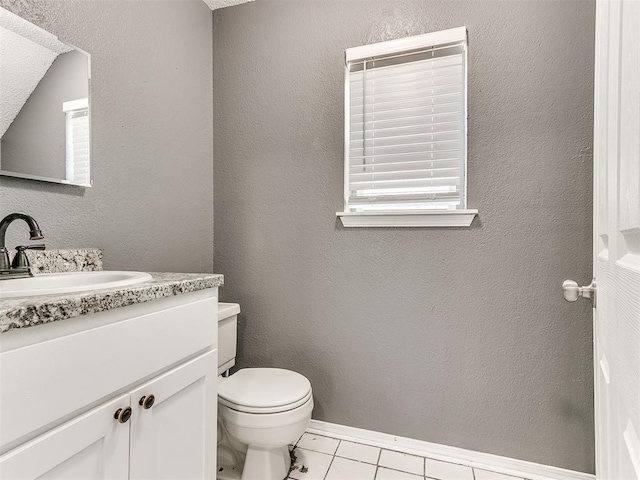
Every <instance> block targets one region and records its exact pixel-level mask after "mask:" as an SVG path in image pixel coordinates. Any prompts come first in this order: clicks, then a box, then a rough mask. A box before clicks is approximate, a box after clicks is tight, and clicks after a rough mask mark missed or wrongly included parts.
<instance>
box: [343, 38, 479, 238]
mask: <svg viewBox="0 0 640 480" xmlns="http://www.w3.org/2000/svg"><path fill="white" fill-rule="evenodd" d="M466 68H467V31H466V28H465V27H460V28H454V29H451V30H445V31H442V32H435V33H428V34H425V35H419V36H416V37H409V38H403V39H400V40H393V41H389V42H383V43H377V44H373V45H365V46H362V47H356V48H349V49H347V50H346V67H345V173H344V177H345V178H344V184H345V188H344V203H345V207H344V209H345V211H344V212H340V213H338V216H340V217H341V220H342V222H343V224H344V225H345V226H367V227H369V226H469V225H470V224H471V222H472V221H473V218H474V216H475V214H476V213H477V211H476V210H467V208H466V207H467V205H466V200H467V199H466V160H467V146H466V130H467V128H466V123H467V121H466V119H467V106H466V103H467V71H466Z"/></svg>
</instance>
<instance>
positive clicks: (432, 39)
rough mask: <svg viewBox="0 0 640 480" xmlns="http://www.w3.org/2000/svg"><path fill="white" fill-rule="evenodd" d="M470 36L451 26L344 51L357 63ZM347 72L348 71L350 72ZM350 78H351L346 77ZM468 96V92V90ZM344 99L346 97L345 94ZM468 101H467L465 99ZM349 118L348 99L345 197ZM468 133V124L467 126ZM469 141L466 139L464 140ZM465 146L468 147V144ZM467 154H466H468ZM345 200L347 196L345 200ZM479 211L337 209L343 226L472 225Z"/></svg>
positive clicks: (346, 57)
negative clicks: (340, 210) (441, 29)
mask: <svg viewBox="0 0 640 480" xmlns="http://www.w3.org/2000/svg"><path fill="white" fill-rule="evenodd" d="M466 39H467V29H466V27H458V28H452V29H449V30H443V31H439V32H433V33H427V34H424V35H418V36H414V37H408V38H401V39H398V40H391V41H387V42H380V43H374V44H370V45H363V46H360V47H354V48H348V49H347V50H346V51H345V60H346V62H354V61H358V60H363V59H367V58H371V57H374V56H382V55H392V54H395V53H401V52H406V51H411V50H415V49H419V48H425V47H429V46H433V45H441V44H446V43H453V42H459V41H464V40H466ZM347 75H348V73H347ZM345 81H348V77H345ZM465 96H466V91H465ZM345 100H347V98H346V97H345ZM465 101H466V100H465ZM347 118H349V105H348V103H347V102H346V101H345V180H344V182H345V198H346V190H347V183H348V182H347V178H348V165H347V158H348V156H347V150H348V148H349V146H348V138H349V137H348V135H347V133H348V127H347ZM465 134H466V125H465ZM465 144H466V142H465ZM465 149H466V146H465ZM465 156H466V154H465ZM466 173H467V172H466V160H465V172H464V184H465V185H464V189H465V192H464V196H465V201H466V180H467V175H466ZM345 202H346V199H345ZM477 214H478V210H475V209H468V208H467V209H459V210H426V209H424V210H422V209H421V210H415V211H412V210H400V211H393V210H390V211H364V212H362V211H359V212H354V211H343V212H337V213H336V216H337V217H339V218H340V220H341V222H342V225H343V226H344V227H365V228H371V227H469V226H471V224H472V223H473V219H474V218H475V216H476V215H477Z"/></svg>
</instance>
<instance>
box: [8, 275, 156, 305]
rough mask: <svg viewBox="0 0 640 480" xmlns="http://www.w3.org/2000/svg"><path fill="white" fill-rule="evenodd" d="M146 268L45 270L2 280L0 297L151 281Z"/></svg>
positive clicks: (69, 291)
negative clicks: (128, 270)
mask: <svg viewBox="0 0 640 480" xmlns="http://www.w3.org/2000/svg"><path fill="white" fill-rule="evenodd" d="M151 280H152V278H151V275H149V274H148V273H143V272H114V271H104V270H103V271H99V272H70V273H42V274H40V275H36V276H35V277H31V278H14V279H10V280H0V298H11V297H26V296H34V295H50V294H54V293H77V292H85V291H88V290H103V289H107V288H119V287H127V286H130V285H136V284H138V283H144V282H149V281H151Z"/></svg>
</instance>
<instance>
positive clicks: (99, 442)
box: [0, 395, 129, 480]
mask: <svg viewBox="0 0 640 480" xmlns="http://www.w3.org/2000/svg"><path fill="white" fill-rule="evenodd" d="M128 406H129V395H123V396H121V397H119V398H116V399H115V400H112V401H110V402H108V403H106V404H104V405H102V406H100V407H97V408H95V409H94V410H91V411H90V412H87V413H85V414H84V415H80V416H79V417H77V418H74V419H73V420H70V421H68V422H67V423H64V424H63V425H61V426H60V427H57V428H54V429H53V430H51V431H49V432H47V433H45V434H43V435H41V436H39V437H37V438H35V439H34V440H32V441H30V442H27V443H25V444H24V445H21V446H20V447H18V448H16V449H14V450H11V451H9V452H7V453H6V454H4V455H2V456H0V478H2V479H3V480H15V479H21V480H22V479H24V480H33V479H36V478H37V479H59V480H63V479H64V480H70V479H78V480H93V479H95V480H98V479H113V480H116V479H118V480H126V479H127V478H128V475H129V423H119V422H118V421H117V420H116V419H115V418H114V413H115V412H116V411H117V410H118V409H119V408H126V407H128Z"/></svg>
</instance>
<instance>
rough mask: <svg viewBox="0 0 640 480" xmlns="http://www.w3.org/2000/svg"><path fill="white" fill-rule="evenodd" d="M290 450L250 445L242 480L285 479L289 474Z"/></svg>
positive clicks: (285, 447)
mask: <svg viewBox="0 0 640 480" xmlns="http://www.w3.org/2000/svg"><path fill="white" fill-rule="evenodd" d="M290 467H291V456H290V455H289V448H288V447H287V446H284V447H260V446H255V445H249V448H247V457H246V459H245V461H244V468H243V469H242V480H264V479H265V478H269V479H271V478H273V479H284V478H286V477H287V475H288V474H289V468H290Z"/></svg>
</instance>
